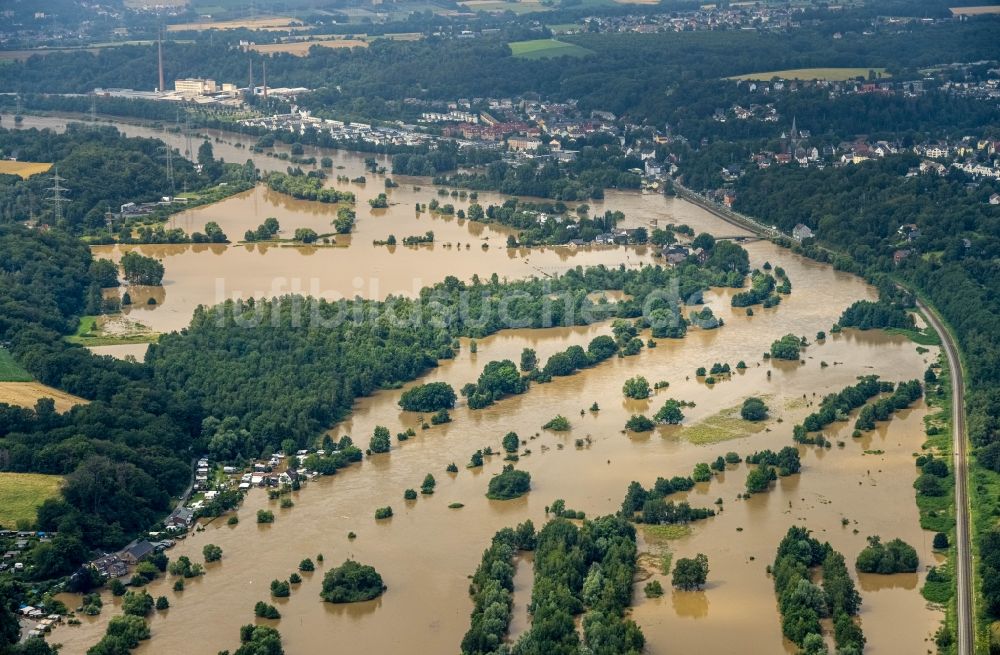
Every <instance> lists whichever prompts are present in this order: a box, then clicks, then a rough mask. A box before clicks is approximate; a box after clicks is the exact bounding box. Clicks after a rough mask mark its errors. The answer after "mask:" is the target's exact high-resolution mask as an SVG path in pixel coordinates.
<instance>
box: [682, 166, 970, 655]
mask: <svg viewBox="0 0 1000 655" xmlns="http://www.w3.org/2000/svg"><path fill="white" fill-rule="evenodd" d="M677 186H678V187H679V189H678V190H679V191H680V192H681V196H682V197H683V198H684V199H685V200H688V201H689V202H692V203H694V204H696V205H698V206H699V207H701V208H703V209H705V210H707V211H709V212H711V213H712V214H715V215H716V216H718V217H719V218H721V219H722V220H724V221H726V222H727V223H730V224H732V225H736V226H738V227H742V228H744V229H746V230H750V231H751V232H755V233H756V234H758V235H761V236H764V237H767V236H769V234H768V229H767V228H765V227H764V226H763V225H761V224H759V223H756V222H754V221H751V220H750V219H747V218H746V217H744V216H740V215H738V214H736V213H735V212H732V211H730V210H726V209H723V208H721V207H718V206H717V205H714V204H713V203H710V202H708V201H706V200H705V199H704V198H701V197H700V196H698V195H697V194H694V193H692V192H691V191H690V190H688V189H685V188H684V187H682V186H680V185H677ZM917 306H918V307H919V308H920V311H921V312H923V314H924V316H926V317H927V320H928V321H929V322H930V324H931V326H932V327H933V328H934V330H935V331H937V333H938V334H939V335H941V344H942V346H943V348H944V353H945V356H946V357H947V358H948V368H949V369H950V371H951V388H952V394H951V411H952V438H953V440H954V445H953V447H952V451H953V455H952V457H953V459H954V462H953V464H954V469H955V550H956V551H957V553H958V558H957V560H956V562H955V578H956V583H957V587H958V588H957V591H958V598H957V599H956V600H957V602H956V613H957V615H958V616H957V617H956V620H957V623H958V634H957V635H955V637H956V644H957V645H958V655H974V653H975V650H976V648H975V645H976V643H975V616H976V614H975V607H974V604H973V594H972V585H973V583H972V580H973V577H972V542H971V537H970V536H969V535H970V533H969V516H970V508H969V493H968V489H969V482H968V480H969V459H968V439H967V437H966V433H965V380H964V378H963V377H962V361H961V360H960V359H959V357H958V348H957V347H956V346H955V342H954V340H953V339H952V337H951V333H950V332H948V330H946V329H945V326H944V324H943V323H942V322H941V319H939V318H938V316H937V314H935V313H934V312H932V311H931V310H930V308H928V307H927V306H926V305H925V304H924V303H922V302H920V301H919V300H917Z"/></svg>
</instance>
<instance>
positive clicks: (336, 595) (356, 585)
mask: <svg viewBox="0 0 1000 655" xmlns="http://www.w3.org/2000/svg"><path fill="white" fill-rule="evenodd" d="M385 590H386V586H385V584H384V583H383V582H382V576H381V575H379V574H378V571H376V570H375V569H374V568H373V567H371V566H367V565H364V564H359V563H357V562H355V561H353V560H346V561H345V562H344V563H343V564H341V565H340V566H338V567H335V568H332V569H330V570H329V571H327V572H326V575H325V576H323V590H322V591H321V592H320V597H321V598H322V599H323V600H325V601H326V602H328V603H358V602H363V601H367V600H372V599H373V598H377V597H379V596H381V595H382V594H383V593H384V592H385Z"/></svg>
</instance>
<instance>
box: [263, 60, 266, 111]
mask: <svg viewBox="0 0 1000 655" xmlns="http://www.w3.org/2000/svg"><path fill="white" fill-rule="evenodd" d="M263 65H264V101H265V102H266V101H267V60H266V59H265V60H264V62H263Z"/></svg>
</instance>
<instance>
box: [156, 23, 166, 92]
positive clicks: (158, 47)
mask: <svg viewBox="0 0 1000 655" xmlns="http://www.w3.org/2000/svg"><path fill="white" fill-rule="evenodd" d="M156 52H157V55H159V60H160V88H159V89H158V90H159V92H160V93H163V92H164V91H165V90H166V84H165V83H164V82H163V29H162V28H160V31H159V32H158V33H157V36H156Z"/></svg>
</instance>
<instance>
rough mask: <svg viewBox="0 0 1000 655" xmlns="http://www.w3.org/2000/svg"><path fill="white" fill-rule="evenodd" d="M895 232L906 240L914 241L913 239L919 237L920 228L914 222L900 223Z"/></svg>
mask: <svg viewBox="0 0 1000 655" xmlns="http://www.w3.org/2000/svg"><path fill="white" fill-rule="evenodd" d="M897 232H898V233H899V234H900V236H902V237H904V238H905V239H906V240H907V241H914V240H915V239H918V238H920V228H918V227H917V225H916V223H907V224H905V225H900V226H899V229H898V230H897Z"/></svg>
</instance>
